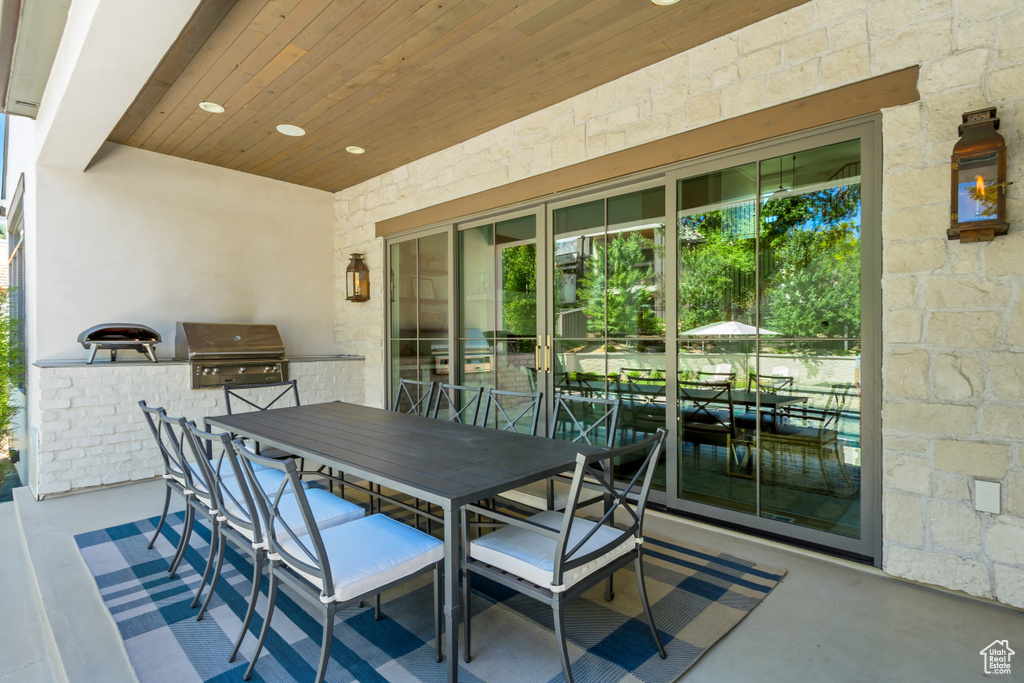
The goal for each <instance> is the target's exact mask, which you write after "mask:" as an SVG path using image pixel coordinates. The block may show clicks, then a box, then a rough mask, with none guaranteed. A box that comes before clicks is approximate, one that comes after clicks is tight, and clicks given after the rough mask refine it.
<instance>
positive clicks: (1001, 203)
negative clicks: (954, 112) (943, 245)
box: [946, 107, 1009, 242]
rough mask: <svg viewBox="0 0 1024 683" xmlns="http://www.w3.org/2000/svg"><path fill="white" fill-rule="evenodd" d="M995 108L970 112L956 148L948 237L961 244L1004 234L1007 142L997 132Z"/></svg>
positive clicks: (990, 239)
mask: <svg viewBox="0 0 1024 683" xmlns="http://www.w3.org/2000/svg"><path fill="white" fill-rule="evenodd" d="M998 129H999V119H998V117H996V109H995V107H990V108H988V109H978V110H977V111H969V112H966V113H965V114H964V115H963V123H961V124H960V127H959V128H958V129H957V132H958V133H959V135H960V139H959V140H957V143H956V145H954V146H953V157H952V172H953V186H952V193H951V199H950V201H951V203H950V209H949V210H950V216H949V230H947V231H946V236H947V237H949V239H951V240H960V241H961V242H991V241H992V240H993V239H995V237H996V235H1005V234H1006V232H1007V230H1008V229H1009V224H1008V223H1007V222H1006V185H1007V182H1006V143H1005V142H1004V141H1003V136H1002V135H1000V134H999V133H997V132H996V131H997V130H998Z"/></svg>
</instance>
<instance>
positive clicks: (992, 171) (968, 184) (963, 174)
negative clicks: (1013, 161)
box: [957, 152, 999, 223]
mask: <svg viewBox="0 0 1024 683" xmlns="http://www.w3.org/2000/svg"><path fill="white" fill-rule="evenodd" d="M998 183H999V154H998V152H991V153H989V154H982V155H979V156H975V157H966V158H964V157H961V158H960V160H959V165H958V167H957V220H958V222H960V223H971V222H975V221H989V220H994V219H995V218H996V217H997V210H998V204H999V202H998V200H999V186H998Z"/></svg>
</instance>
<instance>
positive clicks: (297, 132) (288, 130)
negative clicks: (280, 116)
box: [277, 123, 306, 138]
mask: <svg viewBox="0 0 1024 683" xmlns="http://www.w3.org/2000/svg"><path fill="white" fill-rule="evenodd" d="M277 132H278V133H281V134H282V135H291V136H292V137H295V138H297V137H300V136H302V135H305V134H306V131H304V130H302V129H301V128H299V127H298V126H293V125H291V124H290V123H282V124H281V125H280V126H278V127H277Z"/></svg>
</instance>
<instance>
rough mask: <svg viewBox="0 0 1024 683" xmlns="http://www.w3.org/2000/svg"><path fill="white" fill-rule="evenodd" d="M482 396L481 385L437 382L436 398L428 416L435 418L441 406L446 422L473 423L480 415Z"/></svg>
mask: <svg viewBox="0 0 1024 683" xmlns="http://www.w3.org/2000/svg"><path fill="white" fill-rule="evenodd" d="M483 397H484V388H483V387H464V386H461V385H458V384H438V385H437V400H436V401H435V402H434V410H433V412H432V413H431V414H430V416H431V417H433V418H436V417H437V416H438V413H440V412H441V410H442V408H443V409H444V411H445V413H446V415H447V417H446V419H447V420H448V422H460V423H463V424H469V425H475V424H476V420H477V417H478V416H479V415H480V404H481V403H483V402H484V401H483Z"/></svg>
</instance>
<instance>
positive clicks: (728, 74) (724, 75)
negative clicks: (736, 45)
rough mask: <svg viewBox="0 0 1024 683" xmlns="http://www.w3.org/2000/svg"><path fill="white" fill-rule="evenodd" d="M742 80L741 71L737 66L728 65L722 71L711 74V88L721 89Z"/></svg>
mask: <svg viewBox="0 0 1024 683" xmlns="http://www.w3.org/2000/svg"><path fill="white" fill-rule="evenodd" d="M739 80H740V71H739V69H738V68H737V66H736V64H735V63H733V64H726V65H725V66H723V67H722V68H721V69H718V70H717V71H712V72H711V87H712V88H721V87H722V86H725V85H730V84H732V83H736V82H737V81H739Z"/></svg>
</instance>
